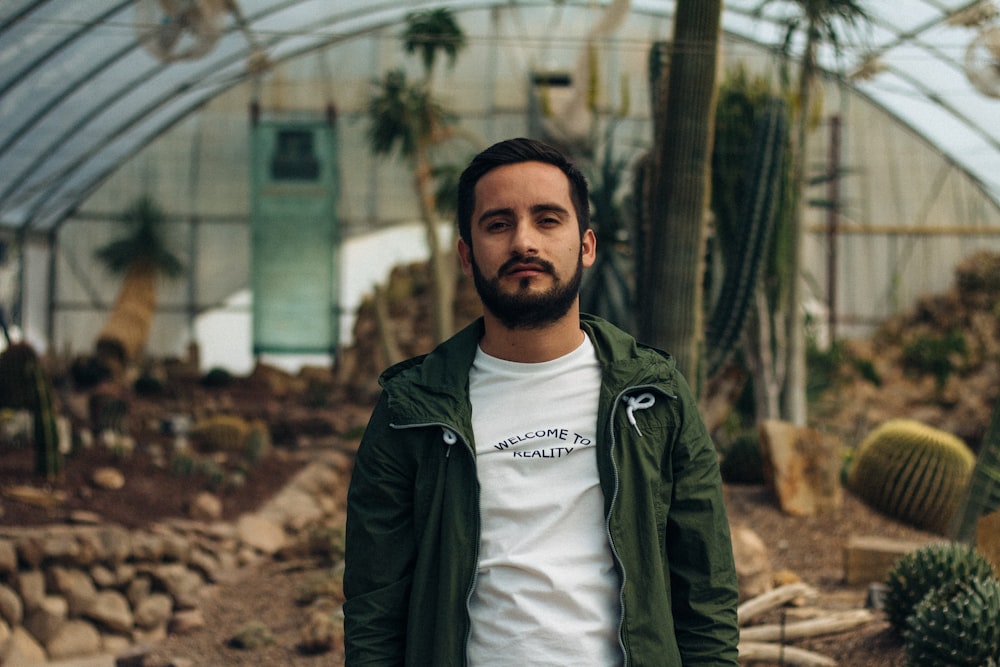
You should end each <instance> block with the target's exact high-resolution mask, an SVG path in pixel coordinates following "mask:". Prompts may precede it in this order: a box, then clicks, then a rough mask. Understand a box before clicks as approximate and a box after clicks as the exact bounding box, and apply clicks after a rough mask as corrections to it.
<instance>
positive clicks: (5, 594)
mask: <svg viewBox="0 0 1000 667" xmlns="http://www.w3.org/2000/svg"><path fill="white" fill-rule="evenodd" d="M0 620H3V621H6V622H7V623H9V624H11V625H20V624H21V622H22V621H24V604H23V603H22V602H21V598H20V597H19V596H18V594H17V593H15V592H14V591H13V589H11V588H10V587H8V586H5V585H3V584H0Z"/></svg>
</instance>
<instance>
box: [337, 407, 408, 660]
mask: <svg viewBox="0 0 1000 667" xmlns="http://www.w3.org/2000/svg"><path fill="white" fill-rule="evenodd" d="M393 440H394V434H393V432H392V429H391V428H390V427H389V425H388V416H387V409H386V400H385V395H384V394H383V396H382V398H380V399H379V402H378V404H377V405H376V407H375V410H374V412H373V413H372V417H371V419H370V421H369V423H368V428H367V429H366V431H365V435H364V437H363V438H362V440H361V444H360V445H359V447H358V452H357V455H356V457H355V462H354V471H353V473H352V475H351V484H350V487H349V490H348V495H347V533H346V553H345V568H344V595H345V597H346V602H345V603H344V645H345V653H346V664H347V665H349V666H354V665H402V664H403V662H404V655H405V648H406V646H405V643H406V626H407V608H408V604H409V597H410V585H411V579H412V565H413V553H414V527H413V519H412V498H413V492H412V488H413V479H412V468H411V467H410V466H409V464H408V459H407V457H406V456H405V455H403V452H400V448H399V447H393V446H392V445H393Z"/></svg>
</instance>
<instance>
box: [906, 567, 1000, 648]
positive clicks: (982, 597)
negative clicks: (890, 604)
mask: <svg viewBox="0 0 1000 667" xmlns="http://www.w3.org/2000/svg"><path fill="white" fill-rule="evenodd" d="M906 625H907V628H906V630H905V632H904V638H905V645H906V658H907V662H908V664H910V665H920V667H962V666H966V665H967V666H968V667H983V666H984V665H996V664H997V662H998V661H1000V581H997V580H996V579H994V578H992V577H988V578H982V579H970V580H968V581H952V582H949V583H948V584H945V585H943V586H941V587H939V588H936V589H934V590H932V591H931V592H929V593H928V594H927V595H925V596H924V598H923V599H922V600H921V601H920V602H919V603H918V604H917V606H916V607H914V609H913V613H912V614H911V615H910V616H909V618H908V619H907V622H906Z"/></svg>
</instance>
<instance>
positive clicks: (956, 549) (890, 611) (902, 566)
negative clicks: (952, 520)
mask: <svg viewBox="0 0 1000 667" xmlns="http://www.w3.org/2000/svg"><path fill="white" fill-rule="evenodd" d="M990 577H993V566H992V565H991V564H990V562H989V561H988V560H987V559H986V557H985V556H983V555H982V554H981V553H979V552H978V551H976V550H975V549H973V548H972V547H970V546H968V545H965V544H960V543H957V542H942V543H935V544H929V545H927V546H924V547H921V548H920V549H916V550H915V551H911V552H910V553H908V554H906V555H905V556H903V557H902V558H900V559H899V560H897V561H896V563H895V564H894V565H893V566H892V569H891V570H890V571H889V574H888V576H887V577H886V582H885V583H886V588H887V591H886V595H885V612H886V615H887V616H888V618H889V623H890V624H891V625H892V627H893V628H894V629H895V630H896V632H898V633H899V634H903V633H904V632H905V631H906V619H907V618H908V617H909V616H910V614H912V613H913V610H914V608H915V607H916V606H917V605H918V604H919V603H920V601H921V600H923V598H924V597H925V596H926V595H927V594H928V593H930V592H931V591H933V590H935V589H937V588H940V587H942V586H945V585H947V584H950V583H951V582H955V581H971V580H972V579H988V578H990Z"/></svg>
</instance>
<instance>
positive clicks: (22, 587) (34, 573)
mask: <svg viewBox="0 0 1000 667" xmlns="http://www.w3.org/2000/svg"><path fill="white" fill-rule="evenodd" d="M17 592H18V593H19V594H20V595H21V602H23V603H24V610H25V611H31V610H33V609H35V608H36V607H38V606H39V605H40V604H42V600H44V599H45V573H44V572H42V571H41V570H28V571H26V572H21V573H20V574H18V576H17Z"/></svg>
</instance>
